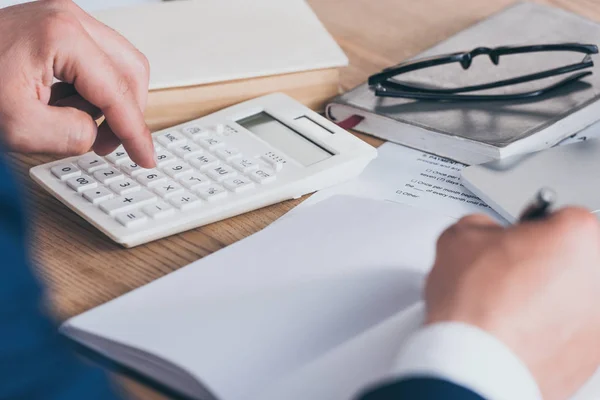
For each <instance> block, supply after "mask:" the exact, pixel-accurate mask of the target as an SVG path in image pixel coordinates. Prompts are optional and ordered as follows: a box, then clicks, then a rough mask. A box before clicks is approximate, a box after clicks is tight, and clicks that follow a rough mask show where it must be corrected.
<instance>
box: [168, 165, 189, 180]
mask: <svg viewBox="0 0 600 400" xmlns="http://www.w3.org/2000/svg"><path fill="white" fill-rule="evenodd" d="M163 171H165V173H166V174H167V175H169V176H170V177H171V178H178V177H180V176H183V175H185V174H188V173H190V172H192V171H193V169H192V168H191V167H190V166H189V165H187V164H186V163H182V162H178V163H173V164H169V165H167V166H166V167H164V168H163Z"/></svg>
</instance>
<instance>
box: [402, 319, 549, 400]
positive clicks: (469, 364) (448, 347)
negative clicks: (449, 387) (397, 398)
mask: <svg viewBox="0 0 600 400" xmlns="http://www.w3.org/2000/svg"><path fill="white" fill-rule="evenodd" d="M394 372H395V375H398V376H399V377H405V378H407V377H429V378H438V379H443V380H446V381H449V382H452V383H454V384H457V385H460V386H462V387H464V388H466V389H469V390H471V391H473V392H475V393H477V394H479V395H480V396H481V397H483V398H485V399H487V400H514V399H519V400H541V399H542V395H541V393H540V390H539V388H538V386H537V383H536V381H535V379H534V378H533V376H532V375H531V373H530V371H529V369H528V368H527V366H526V365H525V364H524V363H523V362H522V361H521V360H520V359H519V358H518V357H517V356H516V355H515V354H514V353H513V352H512V350H511V349H510V348H508V346H506V345H505V344H504V343H502V342H501V341H500V340H498V339H496V338H495V337H494V336H493V335H491V334H489V333H487V332H485V331H484V330H482V329H479V328H476V327H474V326H471V325H468V324H464V323H458V322H443V323H437V324H433V325H429V326H425V327H423V328H421V329H419V330H418V331H417V332H416V333H414V334H413V335H411V336H410V337H409V338H408V339H407V341H406V342H405V343H404V345H403V347H402V349H401V352H400V355H399V357H398V359H397V362H396V369H395V371H394Z"/></svg>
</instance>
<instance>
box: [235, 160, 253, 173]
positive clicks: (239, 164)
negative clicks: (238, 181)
mask: <svg viewBox="0 0 600 400" xmlns="http://www.w3.org/2000/svg"><path fill="white" fill-rule="evenodd" d="M230 164H231V165H233V168H235V169H237V170H238V171H240V172H242V173H244V174H247V173H248V172H250V171H254V170H255V169H258V163H257V162H256V161H253V160H251V159H249V158H236V159H234V160H232V161H231V162H230Z"/></svg>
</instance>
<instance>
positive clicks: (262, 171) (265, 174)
mask: <svg viewBox="0 0 600 400" xmlns="http://www.w3.org/2000/svg"><path fill="white" fill-rule="evenodd" d="M249 175H250V178H252V180H254V181H256V182H258V183H262V184H265V183H270V182H273V181H274V180H275V172H274V171H272V170H270V169H268V168H259V169H257V170H255V171H252V172H250V174H249Z"/></svg>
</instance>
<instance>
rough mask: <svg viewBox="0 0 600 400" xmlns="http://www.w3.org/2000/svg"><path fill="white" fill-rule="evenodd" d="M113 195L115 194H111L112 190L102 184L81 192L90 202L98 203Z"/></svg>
mask: <svg viewBox="0 0 600 400" xmlns="http://www.w3.org/2000/svg"><path fill="white" fill-rule="evenodd" d="M114 196H115V195H114V194H113V192H111V191H110V190H108V189H107V188H105V187H104V186H99V187H97V188H95V189H88V190H86V191H84V192H83V198H84V199H86V200H87V201H89V202H90V203H92V204H98V203H101V202H103V201H105V200H110V199H112V198H113V197H114Z"/></svg>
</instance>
